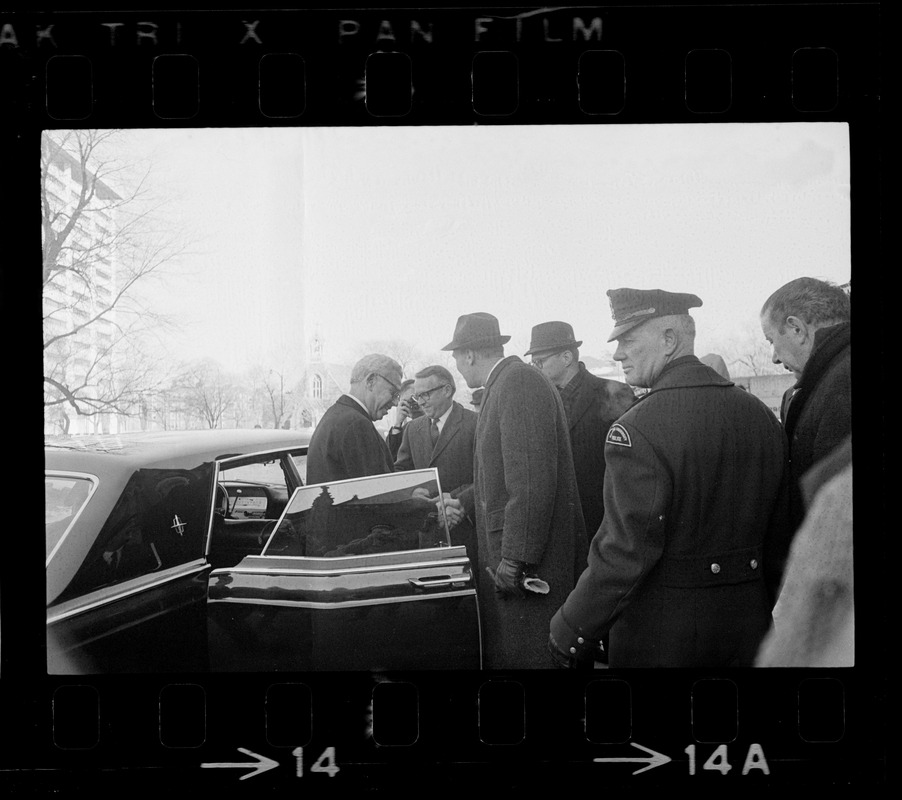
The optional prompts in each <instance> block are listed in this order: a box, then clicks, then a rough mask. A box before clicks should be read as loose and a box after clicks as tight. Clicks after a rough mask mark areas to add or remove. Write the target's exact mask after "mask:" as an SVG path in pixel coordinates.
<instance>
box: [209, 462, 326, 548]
mask: <svg viewBox="0 0 902 800" xmlns="http://www.w3.org/2000/svg"><path fill="white" fill-rule="evenodd" d="M307 448H308V445H306V444H304V445H298V446H297V447H288V448H286V447H277V448H275V449H273V450H259V451H257V452H254V453H233V454H229V455H222V456H218V457H217V458H215V459H214V467H215V469H214V470H213V491H212V492H211V493H210V521H209V523H208V525H207V534H206V541H205V544H204V557H205V558H207V559H208V560H209V557H210V547H211V546H212V544H213V515H214V514H215V513H216V500H217V497H216V495H217V491H218V489H219V485H220V483H219V476H220V473H221V472H222V471H223V470H224V469H229V466H228V465H229V464H231V463H233V462H234V463H235V464H237V465H239V466H240V465H241V463H242V462H246V463H253V462H254V461H259V460H262V459H263V458H264V457H265V456H270V455H274V456H277V457H278V459H279V461H280V462H281V464H282V469H283V471H284V470H285V466H286V464H287V465H288V472H289V473H290V475H291V478H292V480H293V481H295V483H296V485H295V486H294V487H291V486H286V488H287V489H288V499H289V501H290V500H291V497H292V495H294V492H295V490H296V489H298V488H299V487H301V486H303V485H304V481H303V480H302V479H301V474H300V472H298V468H297V465H296V464H295V463H294V458H293V454H294V453H303V455H304V456H306V455H307ZM269 460H272V459H269ZM286 508H287V503H286ZM258 555H259V554H258Z"/></svg>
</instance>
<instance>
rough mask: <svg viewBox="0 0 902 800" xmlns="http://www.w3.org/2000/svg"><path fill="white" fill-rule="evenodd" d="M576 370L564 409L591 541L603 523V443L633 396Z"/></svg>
mask: <svg viewBox="0 0 902 800" xmlns="http://www.w3.org/2000/svg"><path fill="white" fill-rule="evenodd" d="M579 369H580V373H581V374H580V379H579V385H578V388H577V389H576V391H575V393H574V395H573V398H572V399H571V401H570V403H569V407H568V405H567V404H565V408H568V412H567V423H568V425H569V428H570V445H571V448H572V450H573V467H574V469H575V470H576V484H577V486H578V487H579V501H580V505H581V506H582V510H583V519H584V520H585V523H586V533H587V534H588V536H589V537H590V538H591V537H592V536H593V535H594V534H595V532H596V531H597V530H598V526H599V525H601V520H602V519H604V471H605V462H604V441H605V438H606V437H607V435H608V429H609V428H610V427H611V424H612V423H613V422H614V421H615V420H617V418H618V417H619V416H620V415H621V414H623V412H625V411H626V410H627V409H628V408H629V407H630V406H631V405H632V404H633V402H634V401H635V399H636V396H635V395H634V394H633V390H632V389H631V388H630V387H629V386H627V385H626V384H625V383H620V381H611V380H606V379H604V378H599V377H597V376H595V375H593V374H592V373H591V372H589V371H588V370H587V369H586V368H585V366H584V365H583V364H580V365H579ZM586 547H587V549H588V541H587V542H586Z"/></svg>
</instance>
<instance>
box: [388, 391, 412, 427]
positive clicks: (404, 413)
mask: <svg viewBox="0 0 902 800" xmlns="http://www.w3.org/2000/svg"><path fill="white" fill-rule="evenodd" d="M410 416H411V414H410V398H409V397H405V398H404V399H403V400H402V401H401V402H400V403H398V405H397V407H396V408H395V424H394V425H393V426H392V427H395V428H401V427H403V425H404V420H406V419H407V418H408V417H410Z"/></svg>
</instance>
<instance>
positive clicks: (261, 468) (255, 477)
mask: <svg viewBox="0 0 902 800" xmlns="http://www.w3.org/2000/svg"><path fill="white" fill-rule="evenodd" d="M219 480H221V481H242V482H247V483H262V484H267V485H270V486H281V487H282V488H283V489H284V488H285V486H286V480H285V470H284V469H283V468H282V462H281V460H280V459H278V458H273V459H271V460H269V461H255V462H252V463H243V464H239V465H237V466H230V465H229V464H225V465H223V466H221V467H220V470H219Z"/></svg>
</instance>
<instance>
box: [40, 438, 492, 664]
mask: <svg viewBox="0 0 902 800" xmlns="http://www.w3.org/2000/svg"><path fill="white" fill-rule="evenodd" d="M308 441H309V434H307V433H299V432H297V431H263V430H253V431H240V430H238V431H234V430H233V431H219V430H217V431H189V432H154V433H141V434H125V435H120V436H98V437H65V438H51V439H48V440H47V441H46V442H45V467H46V470H45V473H46V474H45V498H46V534H47V645H48V671H49V672H50V673H51V674H91V673H117V672H126V673H130V672H205V671H217V672H219V671H274V670H279V671H307V670H404V669H432V668H436V669H439V668H440V669H451V668H478V667H479V666H480V640H479V616H478V607H477V602H476V591H475V581H474V577H473V575H472V570H471V567H470V562H469V560H468V559H467V556H466V550H465V548H464V547H463V546H458V545H455V544H454V543H453V541H452V532H449V530H448V527H447V525H446V523H445V520H444V517H443V515H442V514H441V513H440V512H439V511H438V507H437V505H436V502H435V501H436V498H437V497H438V496H439V493H440V486H439V483H438V474H437V472H436V471H435V470H433V469H429V470H419V471H416V472H401V473H393V474H389V475H380V476H372V477H368V478H359V479H354V480H350V481H340V482H336V483H333V484H331V485H328V486H326V485H320V486H304V475H305V461H306V452H307V442H308Z"/></svg>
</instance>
